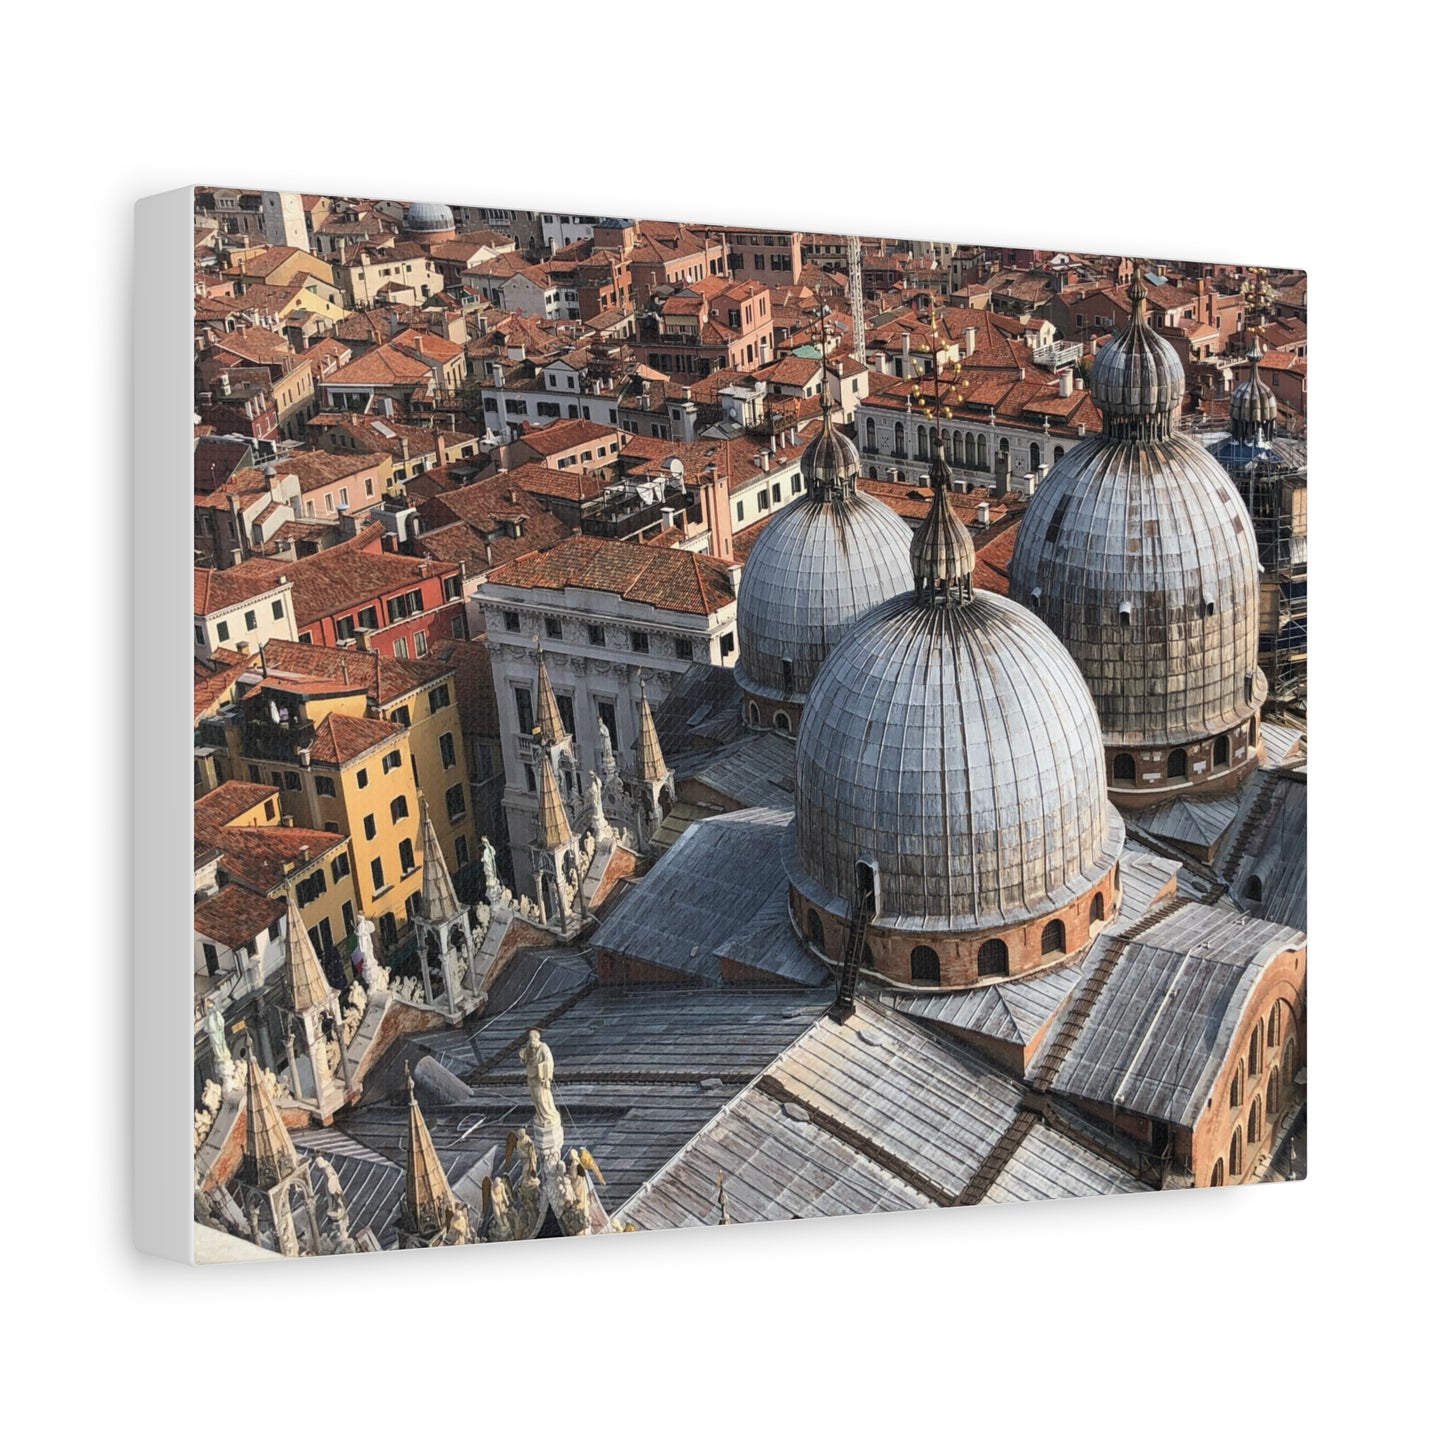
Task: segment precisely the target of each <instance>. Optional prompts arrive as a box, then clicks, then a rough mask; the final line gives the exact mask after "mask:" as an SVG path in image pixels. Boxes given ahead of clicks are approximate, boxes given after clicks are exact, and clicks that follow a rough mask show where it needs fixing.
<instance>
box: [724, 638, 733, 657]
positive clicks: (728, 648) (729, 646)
mask: <svg viewBox="0 0 1445 1445" xmlns="http://www.w3.org/2000/svg"><path fill="white" fill-rule="evenodd" d="M722 655H723V656H724V657H731V656H732V655H733V635H732V633H731V632H724V633H723V635H722Z"/></svg>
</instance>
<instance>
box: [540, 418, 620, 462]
mask: <svg viewBox="0 0 1445 1445" xmlns="http://www.w3.org/2000/svg"><path fill="white" fill-rule="evenodd" d="M608 438H610V439H612V440H618V441H620V438H619V437H618V435H617V428H616V427H615V426H603V425H602V424H601V423H600V422H595V421H587V420H586V419H585V418H582V417H578V418H577V419H575V420H572V421H554V422H551V423H550V424H548V425H547V426H544V427H534V428H533V429H532V430H531V431H529V432H527V433H525V434H524V435H523V437H522V439H521V442H520V445H522V446H525V447H528V448H530V449H531V450H532V451H533V452H535V453H536V454H537V455H538V456H543V457H551V456H557V455H558V454H560V453H562V452H569V451H571V450H572V449H573V448H574V447H586V446H590V445H591V444H592V443H593V442H598V441H603V440H605V439H608Z"/></svg>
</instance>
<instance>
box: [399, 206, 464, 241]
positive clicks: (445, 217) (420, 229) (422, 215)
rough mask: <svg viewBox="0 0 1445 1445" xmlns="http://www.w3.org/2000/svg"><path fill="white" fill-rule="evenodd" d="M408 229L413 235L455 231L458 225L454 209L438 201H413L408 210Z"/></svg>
mask: <svg viewBox="0 0 1445 1445" xmlns="http://www.w3.org/2000/svg"><path fill="white" fill-rule="evenodd" d="M406 228H407V230H408V231H410V232H411V233H412V234H413V235H422V234H427V233H430V232H432V231H455V230H456V228H457V223H456V220H455V218H454V217H453V216H452V208H451V207H450V206H443V205H441V204H440V203H438V202H436V201H413V202H412V203H411V205H409V206H408V207H407V208H406Z"/></svg>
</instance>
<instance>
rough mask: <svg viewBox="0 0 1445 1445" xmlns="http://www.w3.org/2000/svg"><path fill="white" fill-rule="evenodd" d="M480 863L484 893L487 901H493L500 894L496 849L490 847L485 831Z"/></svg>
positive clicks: (490, 841)
mask: <svg viewBox="0 0 1445 1445" xmlns="http://www.w3.org/2000/svg"><path fill="white" fill-rule="evenodd" d="M481 863H482V884H483V892H484V895H485V897H486V900H487V902H488V903H495V902H496V901H497V899H498V897H499V896H500V889H499V887H498V884H497V850H496V849H495V848H493V847H492V840H491V839H490V838H488V837H487V836H486V834H485V833H484V834H483V835H482V848H481Z"/></svg>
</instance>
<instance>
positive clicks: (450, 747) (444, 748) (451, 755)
mask: <svg viewBox="0 0 1445 1445" xmlns="http://www.w3.org/2000/svg"><path fill="white" fill-rule="evenodd" d="M437 744H438V746H439V747H440V748H441V754H442V767H444V768H454V767H456V765H457V748H456V744H455V743H454V742H453V741H452V735H451V734H450V733H443V734H442V735H441V737H440V738H438V739H437Z"/></svg>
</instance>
